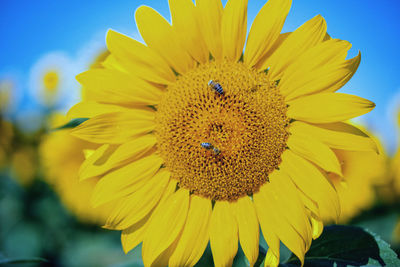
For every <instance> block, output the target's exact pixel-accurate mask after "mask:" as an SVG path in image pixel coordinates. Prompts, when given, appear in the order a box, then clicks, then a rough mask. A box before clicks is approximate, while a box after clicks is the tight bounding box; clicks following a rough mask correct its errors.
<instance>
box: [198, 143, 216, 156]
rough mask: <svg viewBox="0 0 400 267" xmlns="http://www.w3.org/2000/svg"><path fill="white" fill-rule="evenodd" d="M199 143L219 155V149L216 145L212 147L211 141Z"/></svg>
mask: <svg viewBox="0 0 400 267" xmlns="http://www.w3.org/2000/svg"><path fill="white" fill-rule="evenodd" d="M200 145H201V146H202V147H203V148H205V149H207V150H212V151H213V152H214V154H215V155H219V154H220V153H221V150H219V149H218V148H217V147H214V146H213V145H212V144H211V143H201V144H200Z"/></svg>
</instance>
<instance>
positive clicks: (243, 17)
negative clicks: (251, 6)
mask: <svg viewBox="0 0 400 267" xmlns="http://www.w3.org/2000/svg"><path fill="white" fill-rule="evenodd" d="M247 3H248V2H247V0H228V3H227V4H226V6H225V9H224V13H223V15H222V24H221V30H222V46H223V52H224V57H225V58H227V59H229V60H232V61H238V60H239V59H240V57H241V55H242V52H243V47H244V43H245V41H246V33H247Z"/></svg>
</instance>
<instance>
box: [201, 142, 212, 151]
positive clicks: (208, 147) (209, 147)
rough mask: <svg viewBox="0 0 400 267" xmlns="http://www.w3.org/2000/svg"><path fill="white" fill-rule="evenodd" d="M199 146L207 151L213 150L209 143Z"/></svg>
mask: <svg viewBox="0 0 400 267" xmlns="http://www.w3.org/2000/svg"><path fill="white" fill-rule="evenodd" d="M200 145H201V146H202V147H203V148H205V149H207V150H210V149H213V148H214V147H213V145H212V144H211V143H201V144H200Z"/></svg>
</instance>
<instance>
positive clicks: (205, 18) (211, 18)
mask: <svg viewBox="0 0 400 267" xmlns="http://www.w3.org/2000/svg"><path fill="white" fill-rule="evenodd" d="M196 5H197V7H196V9H197V12H198V17H199V22H200V25H201V26H200V30H201V33H202V35H203V38H204V41H205V42H206V44H207V47H208V50H209V51H210V53H211V55H212V56H213V57H214V58H215V59H216V60H221V59H222V56H223V55H222V38H221V21H222V13H223V7H222V3H221V1H220V0H196Z"/></svg>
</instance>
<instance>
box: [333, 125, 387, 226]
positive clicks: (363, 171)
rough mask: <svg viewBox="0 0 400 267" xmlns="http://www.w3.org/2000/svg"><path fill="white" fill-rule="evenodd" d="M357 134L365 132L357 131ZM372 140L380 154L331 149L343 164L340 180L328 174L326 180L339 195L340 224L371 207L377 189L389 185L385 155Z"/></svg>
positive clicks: (334, 175)
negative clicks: (328, 180) (330, 182)
mask: <svg viewBox="0 0 400 267" xmlns="http://www.w3.org/2000/svg"><path fill="white" fill-rule="evenodd" d="M364 132H367V131H364ZM360 134H364V133H363V132H362V131H361V130H360ZM374 140H375V142H376V143H377V144H378V148H379V154H378V153H375V152H373V151H346V150H338V149H336V150H334V152H335V154H336V156H337V157H338V159H339V162H340V163H341V165H342V173H343V177H340V176H339V175H337V174H335V173H329V178H330V180H331V181H332V183H333V184H334V186H335V188H336V190H337V192H338V195H339V200H340V206H341V214H340V218H339V221H340V222H341V223H345V222H348V221H349V220H350V219H352V218H354V217H355V216H357V215H358V214H360V212H362V211H363V210H365V209H368V208H370V207H371V206H372V205H373V204H374V202H375V200H376V198H377V195H376V189H377V188H378V187H382V186H386V185H387V183H388V179H387V175H386V174H387V173H386V167H387V156H386V153H385V152H384V150H383V148H382V146H381V145H380V142H379V140H378V139H377V138H374Z"/></svg>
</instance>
